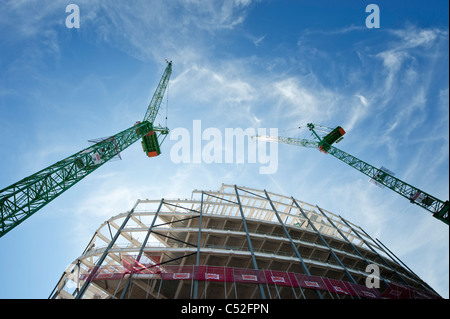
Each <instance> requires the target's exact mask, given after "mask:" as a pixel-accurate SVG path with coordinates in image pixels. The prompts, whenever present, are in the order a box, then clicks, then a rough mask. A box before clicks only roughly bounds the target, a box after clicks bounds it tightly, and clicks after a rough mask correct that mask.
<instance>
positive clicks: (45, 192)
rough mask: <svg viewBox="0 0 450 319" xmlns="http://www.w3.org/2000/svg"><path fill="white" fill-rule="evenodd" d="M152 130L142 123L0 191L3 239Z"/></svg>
mask: <svg viewBox="0 0 450 319" xmlns="http://www.w3.org/2000/svg"><path fill="white" fill-rule="evenodd" d="M151 130H152V125H151V123H149V122H143V123H139V124H137V125H136V126H132V127H130V128H128V129H126V130H124V131H122V132H120V133H118V134H116V135H114V136H111V137H109V138H105V139H103V140H102V141H100V142H98V143H96V144H94V145H91V146H90V147H88V148H86V149H84V150H82V151H80V152H78V153H76V154H74V155H72V156H69V157H67V158H65V159H63V160H61V161H59V162H57V163H55V164H53V165H51V166H49V167H47V168H45V169H43V170H41V171H39V172H37V173H35V174H33V175H31V176H28V177H26V178H24V179H22V180H21V181H19V182H17V183H15V184H13V185H11V186H9V187H7V188H5V189H2V190H1V191H0V209H1V211H0V213H1V216H0V217H1V224H0V237H2V236H3V235H5V234H6V233H8V232H9V231H10V230H11V229H13V228H14V227H16V226H17V225H19V224H20V223H22V222H23V221H25V220H26V219H27V218H28V217H30V216H31V215H33V214H34V213H35V212H36V211H38V210H39V209H41V208H42V207H43V206H45V205H46V204H48V203H49V202H50V201H52V200H53V199H55V198H56V197H58V196H59V195H61V194H62V193H64V192H65V191H66V190H68V189H69V188H71V187H72V186H73V185H75V184H76V183H78V182H79V181H80V180H82V179H83V178H84V177H86V176H87V175H88V174H90V173H92V172H93V171H95V170H96V169H97V168H99V167H100V166H102V165H103V164H104V163H106V162H107V161H109V160H110V159H112V158H113V157H115V156H117V155H118V154H119V153H120V152H122V151H123V150H124V149H126V148H127V147H128V146H130V145H131V144H133V143H134V142H136V141H137V140H138V139H140V138H141V137H142V136H144V135H145V134H147V133H148V132H150V131H151Z"/></svg>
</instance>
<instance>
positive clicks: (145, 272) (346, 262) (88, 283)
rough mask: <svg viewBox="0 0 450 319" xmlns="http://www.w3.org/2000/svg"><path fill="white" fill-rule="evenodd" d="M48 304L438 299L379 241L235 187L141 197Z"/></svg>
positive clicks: (101, 235) (98, 235)
mask: <svg viewBox="0 0 450 319" xmlns="http://www.w3.org/2000/svg"><path fill="white" fill-rule="evenodd" d="M50 298H102V299H108V298H112V299H114V298H117V299H120V298H132V299H146V298H148V299H155V298H156V299H176V298H179V299H181V298H183V299H200V298H215V299H218V298H219V299H222V298H223V299H252V298H257V299H266V298H267V299H269V298H271V299H273V298H276V299H279V298H280V299H285V298H286V299H288V298H289V299H322V298H324V299H342V298H346V299H348V298H354V299H360V298H361V299H366V298H371V299H373V298H389V299H394V298H395V299H397V298H408V299H411V298H440V296H439V295H438V294H437V293H436V292H435V291H434V290H433V289H432V288H431V287H430V286H428V285H427V284H426V283H425V282H424V281H422V280H421V279H420V278H419V277H418V276H417V275H416V274H414V272H412V271H411V270H410V269H409V268H408V267H407V266H406V265H405V264H404V263H403V262H402V261H401V260H399V259H398V258H397V257H396V256H395V255H394V253H393V252H391V251H390V250H389V249H388V248H387V247H386V246H385V245H383V244H382V243H381V242H380V241H379V240H378V239H373V238H372V237H370V235H369V234H367V233H366V232H365V231H364V230H363V229H362V228H361V227H359V226H356V225H354V224H353V223H351V222H350V221H348V220H345V219H344V218H342V217H341V216H339V215H336V214H333V213H331V212H329V211H326V210H325V209H323V208H321V207H319V206H315V205H311V204H308V203H305V202H303V201H301V200H298V199H295V198H294V197H289V196H284V195H278V194H274V193H271V192H267V191H265V190H256V189H250V188H246V187H239V186H236V185H222V187H221V188H220V190H218V191H201V190H194V191H193V192H192V196H191V198H190V199H157V200H148V199H146V200H138V201H137V202H136V204H135V205H134V207H133V208H132V209H131V210H130V211H128V212H125V213H122V214H119V215H117V216H114V217H112V218H110V219H109V220H108V221H106V222H105V223H104V224H103V225H101V226H100V228H99V229H98V230H97V231H96V232H95V234H94V236H93V237H92V239H91V240H90V242H89V243H88V244H87V247H86V249H85V251H84V252H83V253H82V254H81V256H80V257H78V258H77V259H76V260H75V261H74V262H73V263H72V264H71V265H70V266H69V267H68V268H67V269H66V270H65V271H64V273H63V275H62V276H61V279H60V280H59V282H58V283H57V284H56V286H55V288H54V290H53V291H52V292H51V294H50Z"/></svg>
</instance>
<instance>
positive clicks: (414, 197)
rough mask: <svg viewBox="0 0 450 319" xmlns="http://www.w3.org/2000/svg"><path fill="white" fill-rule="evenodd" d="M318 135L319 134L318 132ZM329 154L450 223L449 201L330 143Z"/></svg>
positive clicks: (314, 144)
mask: <svg viewBox="0 0 450 319" xmlns="http://www.w3.org/2000/svg"><path fill="white" fill-rule="evenodd" d="M316 135H317V134H316ZM256 138H257V139H260V140H265V141H272V142H278V143H284V144H291V145H296V146H302V147H308V148H318V147H319V141H312V140H308V139H302V138H292V137H282V136H278V137H273V136H256ZM328 153H329V154H331V155H333V156H334V157H336V158H337V159H339V160H341V161H342V162H344V163H346V164H348V165H350V166H351V167H353V168H354V169H356V170H358V171H360V172H361V173H363V174H365V175H367V176H369V177H370V178H371V179H373V180H374V181H376V182H377V183H379V184H382V185H384V186H386V187H387V188H389V189H391V190H393V191H394V192H396V193H398V194H400V195H401V196H403V197H405V198H407V199H408V200H409V201H410V202H411V203H413V204H417V205H419V206H420V207H422V208H424V209H426V210H427V211H429V212H431V213H432V214H433V216H434V217H435V218H437V219H439V220H440V221H442V222H444V223H446V224H447V225H448V223H449V216H448V208H449V202H448V201H446V202H443V201H441V200H440V199H438V198H436V197H434V196H432V195H430V194H428V193H425V192H424V191H422V190H420V189H418V188H416V187H414V186H411V185H410V184H408V183H405V182H403V181H401V180H399V179H398V178H396V177H394V176H392V175H391V174H389V173H387V172H385V171H382V170H381V169H379V168H376V167H374V166H372V165H370V164H368V163H366V162H364V161H362V160H360V159H358V158H356V157H354V156H352V155H350V154H348V153H346V152H344V151H342V150H340V149H338V148H336V147H334V146H331V145H330V150H329V151H328Z"/></svg>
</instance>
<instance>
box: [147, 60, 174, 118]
mask: <svg viewBox="0 0 450 319" xmlns="http://www.w3.org/2000/svg"><path fill="white" fill-rule="evenodd" d="M171 74H172V61H169V62H167V67H166V69H165V71H164V73H163V75H162V77H161V80H160V81H159V84H158V89H157V90H156V92H155V94H153V97H152V100H151V101H150V104H149V105H148V108H147V112H145V116H144V121H149V122H150V123H155V119H156V115H158V111H159V106H160V105H161V101H162V99H163V97H164V92H165V91H166V88H167V84H168V83H169V78H170V75H171Z"/></svg>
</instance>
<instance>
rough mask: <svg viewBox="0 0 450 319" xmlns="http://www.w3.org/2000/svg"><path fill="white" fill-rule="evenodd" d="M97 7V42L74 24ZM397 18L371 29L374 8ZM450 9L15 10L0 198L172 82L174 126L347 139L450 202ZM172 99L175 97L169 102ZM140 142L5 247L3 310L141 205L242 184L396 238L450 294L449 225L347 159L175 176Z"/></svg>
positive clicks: (2, 81)
mask: <svg viewBox="0 0 450 319" xmlns="http://www.w3.org/2000/svg"><path fill="white" fill-rule="evenodd" d="M70 3H74V4H77V5H78V6H79V8H80V28H79V29H75V28H72V29H68V28H67V27H66V25H65V20H66V17H67V16H68V15H69V13H66V12H65V9H66V6H67V5H68V4H70ZM370 3H375V4H377V5H378V6H379V8H380V28H376V29H375V28H373V29H368V28H366V25H365V19H366V17H367V15H368V13H366V12H365V8H366V6H367V5H368V4H370ZM448 6H449V5H448V1H440V0H439V1H438V0H435V1H432V2H427V3H425V2H423V1H373V2H369V1H344V0H341V1H331V0H330V1H322V0H317V1H264V0H260V1H252V0H234V1H200V0H184V1H182V0H180V1H162V0H161V1H143V0H142V1H81V0H80V1H2V2H1V4H0V29H1V30H2V32H1V34H0V136H1V138H0V149H2V156H1V157H0V167H1V170H0V188H3V187H6V186H9V185H11V184H12V183H14V182H16V181H18V180H20V179H22V178H24V177H26V176H28V175H30V174H32V173H34V172H36V171H38V170H40V169H42V168H44V167H46V166H48V165H51V164H53V163H55V162H57V161H59V160H61V159H63V158H65V157H67V156H69V155H71V154H73V153H76V152H78V151H79V150H81V149H83V148H85V147H87V146H88V145H89V143H88V142H87V140H89V139H94V138H98V137H104V136H109V135H113V134H115V133H117V132H119V131H121V130H123V129H126V128H128V127H130V126H131V125H133V124H134V123H135V122H136V121H138V120H141V119H142V118H143V116H144V114H145V110H146V108H147V105H148V103H149V101H150V99H151V97H152V95H153V92H154V90H155V88H156V86H157V84H158V81H159V79H160V77H161V75H162V73H163V71H164V68H165V63H164V59H166V58H167V59H171V60H172V61H173V73H172V76H171V81H170V84H169V88H168V91H167V92H166V97H165V99H164V102H163V104H162V106H161V112H160V113H161V115H160V116H159V117H158V119H157V121H158V122H160V123H161V124H163V125H165V121H166V120H165V116H166V110H167V125H168V126H169V128H170V129H172V130H174V129H176V128H185V129H187V130H188V131H189V132H193V123H194V122H193V121H194V120H201V124H202V129H206V128H209V127H211V128H217V129H218V130H220V131H221V132H224V131H225V129H226V128H243V129H246V128H255V129H257V128H267V129H269V128H277V129H278V133H279V134H280V135H284V136H298V137H309V135H308V134H307V132H306V131H305V130H302V129H300V130H295V128H297V127H299V126H304V125H305V124H306V123H309V122H313V123H316V124H321V125H326V126H330V127H335V126H337V125H341V126H342V127H344V129H345V130H346V132H347V134H346V136H345V139H344V140H343V141H342V142H341V143H340V144H339V145H338V147H339V148H341V149H342V150H344V151H346V152H348V153H350V154H352V155H354V156H356V157H359V158H360V159H362V160H365V161H367V162H369V163H371V164H372V165H374V166H385V167H387V168H389V169H390V170H391V171H393V172H395V174H396V176H397V177H399V178H400V179H402V180H403V181H405V182H408V183H410V184H412V185H414V186H416V187H418V188H420V189H422V190H424V191H426V192H428V193H430V194H433V195H434V196H436V197H438V198H440V199H442V200H447V199H448V193H449V102H448V99H449V97H448V94H449V93H448V87H449V83H448V79H449V75H448V70H449V66H448V58H449V56H448V53H449V52H448V45H449V34H448V33H449V32H448V31H449V18H448V10H449V8H448ZM167 97H168V98H167ZM176 142H177V140H176V139H172V140H171V139H170V138H167V139H166V141H165V142H164V144H163V147H162V154H161V155H160V156H159V157H157V158H152V159H149V158H147V157H146V156H145V155H144V154H143V152H142V149H141V146H140V143H135V144H134V145H132V146H131V147H129V148H128V149H127V150H125V151H124V152H123V153H122V160H121V161H120V160H118V161H113V162H110V163H108V164H106V165H104V166H103V167H101V168H100V169H99V170H97V171H95V172H94V173H93V174H91V175H90V176H88V177H87V178H85V179H84V180H83V181H81V182H80V183H78V184H77V185H76V186H74V187H73V188H72V189H70V191H68V192H66V193H64V194H63V195H61V196H60V197H59V198H57V199H56V200H55V201H53V202H52V203H50V204H49V205H47V206H46V207H45V208H43V209H42V210H40V211H39V212H37V213H36V214H35V215H33V216H32V217H31V218H29V219H28V220H27V221H26V222H24V223H23V224H21V225H20V226H18V227H17V228H15V229H14V230H12V231H11V232H10V233H8V234H7V235H6V236H4V237H2V238H1V239H0V251H1V252H2V257H1V263H0V298H47V297H48V295H49V294H50V292H51V291H52V289H53V287H54V286H55V284H56V283H57V281H58V279H59V278H60V276H61V274H62V272H63V271H64V270H65V268H66V267H67V266H68V265H69V264H70V263H71V262H72V261H73V260H74V259H76V258H77V257H78V256H79V255H80V254H81V253H82V251H83V250H84V248H85V246H86V245H87V243H88V241H89V240H90V238H91V236H92V235H93V234H94V232H95V230H96V229H97V228H98V227H99V226H100V224H101V223H103V222H104V221H105V220H107V219H108V218H109V217H111V216H113V215H116V214H119V213H122V212H124V211H126V210H128V209H130V208H131V207H132V206H133V204H134V203H135V201H136V200H137V199H138V198H154V199H160V198H162V197H164V198H173V197H176V198H183V197H190V196H191V191H192V190H194V189H206V190H208V189H219V188H220V185H221V183H229V184H237V185H242V186H248V187H253V188H258V189H267V190H268V191H272V192H275V193H277V192H278V193H280V194H284V195H289V196H294V197H296V198H298V199H300V200H303V201H305V202H308V203H311V204H317V205H319V206H321V207H323V208H325V209H327V210H329V211H331V212H334V213H338V214H340V215H341V216H343V217H344V218H346V219H348V220H350V221H352V222H353V223H355V224H357V225H359V226H361V227H362V228H364V229H365V230H366V231H367V232H368V233H369V234H370V235H371V236H373V237H376V238H378V239H380V240H381V241H382V242H383V243H384V244H385V245H386V246H387V247H389V248H390V249H391V250H392V251H393V252H394V253H395V254H396V255H397V256H398V257H400V259H402V260H403V261H404V262H405V263H406V264H407V265H408V266H409V267H410V268H411V269H412V270H413V271H414V272H416V273H417V274H418V275H419V276H421V277H422V278H423V279H424V280H425V281H426V282H428V283H429V284H430V285H431V286H432V287H434V288H435V289H436V290H437V291H438V292H439V293H440V294H441V295H442V296H444V297H446V298H448V295H449V278H448V274H449V245H448V242H449V241H448V236H449V233H448V226H446V225H444V224H443V223H441V222H439V221H437V220H435V219H434V218H432V217H431V216H430V214H429V213H428V212H427V211H425V210H423V209H422V208H420V207H418V206H414V205H411V204H409V202H408V201H407V200H406V199H404V198H402V197H400V196H399V195H397V194H396V193H393V192H391V191H389V190H386V189H380V188H377V187H376V186H374V185H372V184H371V183H369V182H368V178H367V177H366V176H365V175H363V174H361V173H359V172H358V171H356V170H354V169H352V168H350V167H348V166H346V165H345V164H343V163H341V162H340V161H338V160H337V159H335V158H333V157H331V156H330V155H323V154H321V153H319V152H318V151H315V150H312V149H305V148H299V147H294V146H289V145H278V148H277V149H278V157H277V160H278V167H277V168H278V169H277V171H276V172H275V173H273V174H260V172H259V168H260V166H261V165H259V163H249V162H244V163H212V164H207V163H204V162H201V163H174V162H173V160H172V159H171V156H170V150H171V148H172V147H173V146H174V145H175V144H176Z"/></svg>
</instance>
